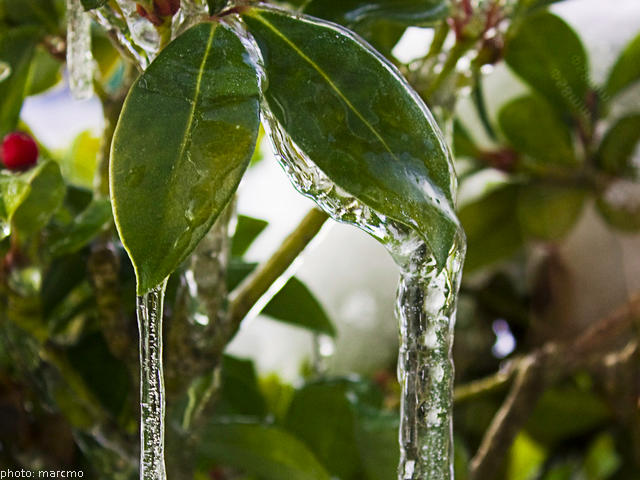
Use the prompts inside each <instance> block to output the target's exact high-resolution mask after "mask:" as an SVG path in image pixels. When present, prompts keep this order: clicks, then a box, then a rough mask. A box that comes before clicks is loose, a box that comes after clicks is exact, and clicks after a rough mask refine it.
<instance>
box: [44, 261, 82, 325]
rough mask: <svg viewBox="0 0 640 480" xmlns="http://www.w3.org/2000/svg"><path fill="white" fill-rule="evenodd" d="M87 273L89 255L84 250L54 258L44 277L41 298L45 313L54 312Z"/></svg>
mask: <svg viewBox="0 0 640 480" xmlns="http://www.w3.org/2000/svg"><path fill="white" fill-rule="evenodd" d="M86 274H87V255H86V254H84V253H83V252H79V253H75V254H73V255H65V256H64V257H60V258H56V259H54V260H53V261H52V262H51V264H50V265H49V267H48V268H47V269H46V271H45V272H44V275H43V277H42V289H41V291H40V298H41V300H42V310H43V311H44V312H45V314H48V313H50V312H52V311H53V310H54V309H55V308H56V306H57V305H58V304H59V303H60V302H61V301H62V300H64V298H65V297H66V296H67V295H68V294H69V293H70V292H71V291H72V290H73V289H74V288H75V287H76V286H77V285H78V284H79V283H80V282H82V281H83V280H84V279H85V276H86Z"/></svg>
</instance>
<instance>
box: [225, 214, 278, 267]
mask: <svg viewBox="0 0 640 480" xmlns="http://www.w3.org/2000/svg"><path fill="white" fill-rule="evenodd" d="M267 225H269V222H266V221H264V220H260V219H258V218H252V217H247V216H245V215H238V225H237V226H236V232H235V234H234V235H233V241H232V243H231V255H233V256H234V257H241V256H243V255H244V254H245V253H247V250H249V247H250V246H251V244H252V243H253V242H254V240H255V239H256V238H258V235H260V234H261V233H262V231H263V230H264V229H265V228H267Z"/></svg>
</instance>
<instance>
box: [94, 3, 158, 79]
mask: <svg viewBox="0 0 640 480" xmlns="http://www.w3.org/2000/svg"><path fill="white" fill-rule="evenodd" d="M90 15H91V16H92V17H93V19H94V20H95V21H96V22H97V23H98V24H99V25H100V26H101V27H102V28H104V29H105V30H106V31H107V32H109V33H110V34H112V35H115V37H116V38H117V40H118V43H119V44H120V45H121V46H122V48H124V49H125V50H126V51H127V52H128V53H129V54H130V55H131V58H132V59H133V60H134V61H135V62H136V63H137V66H138V68H139V69H140V70H144V69H145V68H147V65H148V63H149V62H148V60H147V58H146V57H145V55H144V54H143V53H141V52H140V51H138V49H137V48H136V46H135V45H134V41H133V39H132V38H131V32H130V31H129V27H128V25H127V22H126V21H125V19H124V18H122V16H121V15H120V14H119V13H118V12H116V11H115V10H114V9H112V8H111V6H109V5H106V6H103V7H100V8H96V9H93V10H91V11H90Z"/></svg>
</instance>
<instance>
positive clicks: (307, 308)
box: [262, 277, 336, 337]
mask: <svg viewBox="0 0 640 480" xmlns="http://www.w3.org/2000/svg"><path fill="white" fill-rule="evenodd" d="M262 313H263V314H264V315H268V316H270V317H272V318H274V319H275V320H278V321H280V322H284V323H288V324H290V325H295V326H296V327H302V328H306V329H307V330H312V331H314V332H318V333H324V334H326V335H330V336H332V337H335V336H336V330H335V328H334V327H333V324H332V323H331V320H329V317H328V316H327V314H326V312H325V311H324V309H323V308H322V305H321V304H320V302H318V300H316V298H315V297H314V295H313V293H311V291H310V290H309V288H307V286H306V285H305V284H304V283H302V282H301V281H300V280H298V279H297V278H295V277H292V278H291V279H290V280H289V281H288V282H287V283H286V284H285V285H284V287H282V289H281V290H280V291H279V292H278V293H276V295H275V296H274V297H273V298H272V299H271V301H270V302H269V303H268V304H267V306H266V307H264V310H262Z"/></svg>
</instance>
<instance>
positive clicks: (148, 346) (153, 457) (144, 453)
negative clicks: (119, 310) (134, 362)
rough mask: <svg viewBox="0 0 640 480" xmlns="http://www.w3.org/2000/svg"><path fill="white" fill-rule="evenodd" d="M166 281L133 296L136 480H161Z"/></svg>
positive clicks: (162, 477)
mask: <svg viewBox="0 0 640 480" xmlns="http://www.w3.org/2000/svg"><path fill="white" fill-rule="evenodd" d="M165 287H166V281H165V282H163V283H162V284H161V285H158V286H157V287H155V288H153V289H151V290H150V291H148V292H147V293H145V294H144V295H140V296H138V298H137V314H138V328H139V330H140V480H165V479H166V473H165V464H164V415H165V393H164V374H163V368H162V307H163V302H164V290H165Z"/></svg>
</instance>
